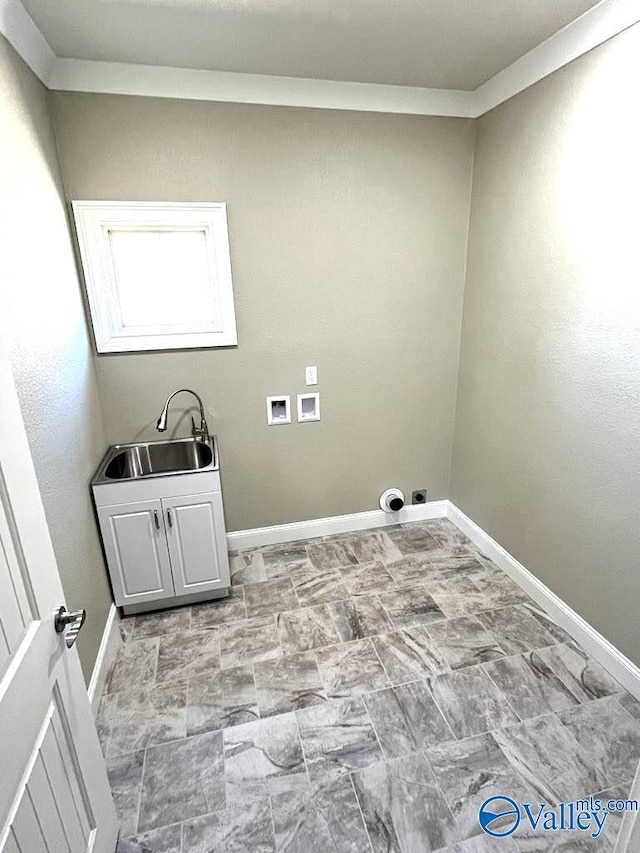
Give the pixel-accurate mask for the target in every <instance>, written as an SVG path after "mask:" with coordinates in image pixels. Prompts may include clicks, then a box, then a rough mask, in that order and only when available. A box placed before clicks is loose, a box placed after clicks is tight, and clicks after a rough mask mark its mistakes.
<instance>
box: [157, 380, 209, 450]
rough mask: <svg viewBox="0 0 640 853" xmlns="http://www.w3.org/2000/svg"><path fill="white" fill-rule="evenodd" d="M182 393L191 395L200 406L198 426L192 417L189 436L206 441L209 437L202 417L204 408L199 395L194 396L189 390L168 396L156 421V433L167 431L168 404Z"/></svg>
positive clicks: (175, 392) (184, 389) (181, 390)
mask: <svg viewBox="0 0 640 853" xmlns="http://www.w3.org/2000/svg"><path fill="white" fill-rule="evenodd" d="M183 392H185V393H187V394H193V396H194V397H195V398H196V400H197V401H198V404H199V406H200V426H199V427H197V426H196V422H195V421H194V419H193V417H192V418H191V435H192V436H193V437H194V438H197V439H200V441H208V440H209V437H210V436H209V427H208V426H207V421H206V419H205V416H204V406H203V404H202V399H201V398H200V395H199V394H196V392H195V391H192V390H191V388H180V389H178V390H177V391H174V392H173V394H169V396H168V397H167V399H166V402H165V404H164V406H163V407H162V411H161V412H160V417H159V418H158V420H157V421H156V429H157V430H158V432H165V430H166V429H167V415H168V414H169V403H170V402H171V401H172V400H173V398H174V397H175V396H176V394H182V393H183Z"/></svg>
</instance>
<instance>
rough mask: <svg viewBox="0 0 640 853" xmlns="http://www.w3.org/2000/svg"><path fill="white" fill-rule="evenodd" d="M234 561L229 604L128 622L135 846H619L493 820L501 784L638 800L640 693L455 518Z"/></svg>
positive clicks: (126, 734) (117, 689)
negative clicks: (489, 806) (490, 810)
mask: <svg viewBox="0 0 640 853" xmlns="http://www.w3.org/2000/svg"><path fill="white" fill-rule="evenodd" d="M312 558H313V559H312ZM230 561H231V567H232V575H233V584H234V585H233V588H232V591H231V595H230V596H229V597H228V598H226V599H221V600H218V601H213V602H206V603H202V604H197V605H193V606H192V607H191V608H182V609H180V610H167V611H161V612H156V613H151V614H144V615H140V616H135V617H129V618H126V619H123V620H121V622H120V626H119V630H120V635H121V638H122V648H121V649H120V651H119V654H118V656H117V659H116V663H115V665H114V666H113V667H112V669H111V672H110V674H109V679H108V684H107V690H106V691H105V693H104V695H103V697H102V699H101V702H100V706H99V710H98V715H97V719H96V726H97V729H98V733H99V737H100V740H101V744H102V746H103V749H104V751H105V753H106V754H107V755H108V759H107V763H108V769H109V777H110V781H111V783H112V785H113V790H114V795H115V800H116V805H117V808H118V812H119V814H121V815H122V819H123V833H122V838H121V841H120V842H119V847H118V853H212V851H216V853H218V851H219V852H220V853H232V851H246V853H260V851H265V853H266V851H269V852H270V853H273V852H274V851H276V850H277V851H285V850H286V851H287V853H294V851H299V853H302V851H304V853H325V851H336V853H343V851H344V853H347V851H349V853H360V851H367V850H370V848H371V846H372V847H373V850H374V851H377V850H384V851H385V853H389V851H402V853H414V851H415V853H418V851H420V853H423V851H425V853H426V851H429V850H431V849H438V850H440V851H441V853H494V851H496V850H497V851H499V853H534V851H540V853H542V851H544V853H559V851H562V853H580V851H583V850H586V851H588V852H589V853H596V850H597V853H613V838H614V837H615V833H616V832H617V829H618V826H619V824H617V823H615V820H614V819H613V817H612V818H611V820H612V822H611V828H610V831H609V832H608V834H607V835H606V837H605V835H604V833H603V837H602V839H600V840H599V842H598V844H599V846H597V848H596V847H594V846H593V845H589V846H588V847H584V846H581V841H582V839H576V838H575V837H573V836H572V837H571V838H569V837H565V838H564V839H562V838H561V839H559V840H558V838H557V837H554V839H553V840H552V841H549V837H548V834H545V837H544V839H540V838H539V837H538V836H539V835H540V834H539V833H535V834H533V835H530V836H525V835H524V834H522V833H519V835H518V839H517V842H518V843H517V844H516V842H514V841H513V840H511V839H491V838H490V837H489V836H486V835H484V834H481V831H480V828H479V826H478V824H477V809H478V806H479V804H480V802H482V801H484V799H486V798H487V797H488V796H490V795H492V794H493V793H505V792H506V793H508V794H509V795H510V796H514V797H515V798H516V799H518V800H524V801H527V800H526V799H525V797H527V798H528V799H532V800H533V801H534V802H537V801H538V800H540V801H541V800H542V799H543V798H544V799H545V800H547V801H549V802H555V801H556V800H557V799H559V798H562V799H563V800H565V801H567V800H570V799H574V798H576V797H583V796H588V795H589V794H594V795H595V796H600V794H601V792H602V791H605V790H609V791H610V792H612V791H618V792H619V793H618V795H617V796H620V797H628V796H629V793H628V789H629V787H630V779H631V776H632V775H633V771H634V770H635V765H636V763H637V761H638V759H639V758H640V702H638V701H637V700H635V699H634V698H633V697H631V696H630V695H629V694H627V693H626V692H625V691H624V690H623V689H622V687H621V686H620V685H619V684H618V683H617V682H615V681H614V680H613V679H612V678H611V676H610V675H609V674H608V673H607V672H606V671H605V670H604V669H602V667H599V665H598V664H596V663H595V661H592V660H591V659H590V658H589V656H588V655H586V653H585V652H584V651H583V650H582V649H581V648H580V646H579V645H577V644H576V643H574V642H573V641H572V639H571V638H570V637H569V635H568V634H567V633H566V632H565V631H564V630H563V629H562V628H560V627H559V626H558V625H557V624H556V623H555V622H554V621H553V620H552V619H550V617H549V616H548V615H547V614H545V613H544V612H543V611H542V610H541V609H540V608H539V607H538V605H536V604H535V603H534V602H533V601H531V600H530V599H528V598H527V596H526V595H525V594H524V593H523V591H522V590H521V589H520V588H519V587H518V586H517V585H515V584H514V583H513V582H512V581H511V579H510V578H509V577H508V576H507V575H506V574H505V573H504V572H502V571H501V570H500V569H498V567H497V566H496V565H495V564H493V563H492V562H491V561H490V560H488V559H487V558H486V557H485V556H484V555H482V554H481V553H480V552H479V551H478V550H477V549H476V548H475V546H474V545H473V544H472V543H471V542H470V541H469V540H468V539H467V538H466V537H465V536H464V535H463V534H462V533H461V532H460V531H459V530H458V529H457V528H456V527H455V526H454V525H452V523H451V522H449V521H448V520H447V519H434V520H429V521H424V522H418V523H412V524H408V525H404V526H399V525H397V526H395V527H394V526H391V527H384V528H380V529H377V530H367V531H362V532H360V533H345V534H340V535H339V536H329V537H318V538H316V539H314V540H304V541H299V542H292V543H286V544H284V545H275V546H268V547H265V548H254V549H246V550H244V551H241V552H237V553H234V554H232V555H230ZM245 602H248V606H249V610H248V611H247V604H246V603H245ZM259 614H265V615H259ZM336 622H337V625H338V626H339V628H340V632H338V628H337V627H336ZM352 638H354V639H352ZM283 654H284V656H283ZM256 682H257V689H256ZM308 702H318V703H319V704H317V705H315V704H311V705H307V703H308ZM305 706H306V707H305ZM518 715H520V717H521V718H524V722H521V721H520V720H519V719H518ZM301 733H302V740H301ZM207 739H209V740H207ZM303 741H304V743H303ZM143 747H145V748H146V753H145V752H144V751H143ZM305 752H306V756H305ZM145 754H146V756H147V759H149V760H148V761H147V765H148V766H146V767H145V764H144V760H145V759H144V756H145ZM305 757H306V759H307V761H308V766H309V773H310V775H309V773H308V772H307V761H305ZM225 761H226V769H227V775H225V774H224V765H225ZM434 773H435V776H434ZM310 779H311V781H310ZM356 789H357V796H356V793H355V790H356ZM143 791H144V796H143V802H142V808H140V803H141V795H142V792H143ZM554 798H555V799H554ZM189 809H192V811H189ZM362 812H364V817H365V820H366V826H367V829H368V832H369V833H370V839H371V840H370V841H369V837H368V834H367V829H365V823H363V817H362ZM615 817H619V816H617V815H616V816H615ZM181 821H183V822H184V823H181ZM138 822H140V826H138ZM274 827H275V834H274ZM138 830H139V831H138ZM573 835H575V834H573ZM541 840H542V844H543V845H544V846H542V847H541V846H540V842H541Z"/></svg>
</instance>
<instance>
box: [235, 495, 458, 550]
mask: <svg viewBox="0 0 640 853" xmlns="http://www.w3.org/2000/svg"><path fill="white" fill-rule="evenodd" d="M448 504H449V501H429V502H428V503H426V504H422V505H417V506H406V507H404V509H401V510H400V512H383V510H381V509H375V510H372V511H371V512H356V513H352V514H351V515H335V516H332V517H330V518H315V519H313V520H311V521H295V522H293V523H292V524H276V525H274V526H273V527H256V528H255V529H253V530H236V531H234V532H232V533H227V545H228V546H229V550H230V551H239V550H241V549H243V548H261V547H264V546H265V545H280V544H281V543H283V542H295V541H296V540H298V539H314V538H315V537H316V536H334V535H336V534H337V533H351V532H355V531H357V530H369V529H370V528H372V527H386V526H391V525H394V524H406V523H407V522H410V521H425V520H427V519H429V518H444V517H445V516H446V514H447V507H448Z"/></svg>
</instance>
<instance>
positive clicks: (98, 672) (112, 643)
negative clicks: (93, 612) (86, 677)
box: [87, 604, 120, 715]
mask: <svg viewBox="0 0 640 853" xmlns="http://www.w3.org/2000/svg"><path fill="white" fill-rule="evenodd" d="M119 624H120V613H119V611H118V608H117V607H116V606H115V604H112V605H111V609H110V610H109V615H108V616H107V622H106V624H105V626H104V631H103V633H102V640H101V641H100V648H99V649H98V655H97V657H96V662H95V664H94V667H93V672H92V673H91V681H90V682H89V687H88V688H87V693H88V694H89V702H91V707H92V709H93V713H94V715H95V714H96V713H97V711H98V705H99V704H100V698H101V696H102V693H103V691H104V688H105V684H106V681H107V676H108V675H109V669H110V667H111V664H112V663H113V661H114V658H115V656H116V654H117V651H118V646H119V645H120V630H119Z"/></svg>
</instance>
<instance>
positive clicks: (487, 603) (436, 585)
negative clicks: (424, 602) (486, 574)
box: [426, 574, 495, 619]
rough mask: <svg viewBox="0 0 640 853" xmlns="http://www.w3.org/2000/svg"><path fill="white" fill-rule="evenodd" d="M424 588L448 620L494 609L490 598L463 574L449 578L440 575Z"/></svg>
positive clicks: (493, 603)
mask: <svg viewBox="0 0 640 853" xmlns="http://www.w3.org/2000/svg"><path fill="white" fill-rule="evenodd" d="M426 588H427V590H428V591H429V592H430V593H431V595H432V596H433V597H434V599H435V600H436V602H437V603H438V606H439V607H440V609H441V610H442V611H443V612H444V613H445V615H446V616H447V617H448V618H449V619H455V618H456V617H458V616H473V615H474V614H476V613H480V612H481V611H483V610H490V609H492V608H494V607H495V602H494V601H493V599H492V598H491V596H490V595H488V594H487V592H480V590H479V589H478V587H477V586H476V585H475V583H474V582H473V580H472V579H471V578H470V577H468V576H466V575H464V574H462V575H452V576H450V577H445V576H444V575H442V574H440V575H439V576H438V577H437V578H434V579H433V580H431V581H429V583H427V584H426Z"/></svg>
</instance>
